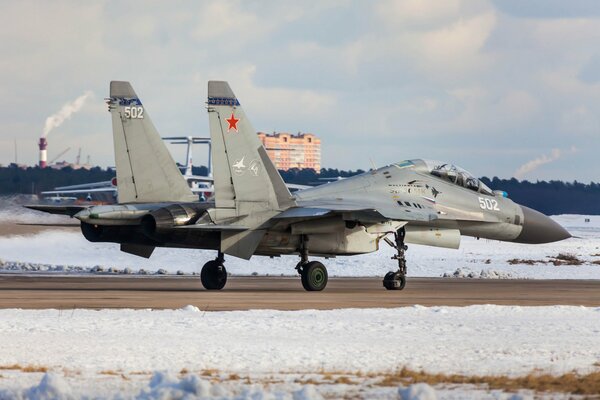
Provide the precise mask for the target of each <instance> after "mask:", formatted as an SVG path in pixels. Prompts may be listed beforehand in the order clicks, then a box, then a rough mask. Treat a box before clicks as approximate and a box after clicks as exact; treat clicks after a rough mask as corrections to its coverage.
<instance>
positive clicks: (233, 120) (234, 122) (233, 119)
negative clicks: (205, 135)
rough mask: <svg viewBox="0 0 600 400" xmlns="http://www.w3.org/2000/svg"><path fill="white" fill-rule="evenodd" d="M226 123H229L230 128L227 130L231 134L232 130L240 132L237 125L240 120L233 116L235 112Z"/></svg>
mask: <svg viewBox="0 0 600 400" xmlns="http://www.w3.org/2000/svg"><path fill="white" fill-rule="evenodd" d="M225 121H227V123H228V124H229V127H228V128H227V132H229V131H230V130H232V129H233V130H235V131H236V132H239V131H238V127H237V124H238V122H239V121H240V119H239V118H236V117H235V115H233V112H232V113H231V117H229V119H226V120H225Z"/></svg>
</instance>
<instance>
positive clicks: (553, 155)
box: [515, 146, 577, 179]
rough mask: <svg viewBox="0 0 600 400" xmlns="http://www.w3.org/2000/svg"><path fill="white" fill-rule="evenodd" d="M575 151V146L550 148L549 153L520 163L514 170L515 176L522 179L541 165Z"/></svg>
mask: <svg viewBox="0 0 600 400" xmlns="http://www.w3.org/2000/svg"><path fill="white" fill-rule="evenodd" d="M576 152H577V148H575V146H573V147H571V148H570V149H569V150H560V149H552V152H550V154H549V155H548V154H542V155H541V156H539V157H537V158H534V159H533V160H531V161H528V162H526V163H525V164H523V165H521V166H520V167H519V169H517V171H516V172H515V178H517V179H523V178H524V177H525V176H526V175H527V174H529V173H530V172H533V171H535V170H536V169H538V168H539V167H541V166H542V165H544V164H549V163H551V162H554V161H556V160H558V159H559V158H561V157H563V156H565V155H568V154H573V153H576Z"/></svg>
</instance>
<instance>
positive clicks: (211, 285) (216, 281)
mask: <svg viewBox="0 0 600 400" xmlns="http://www.w3.org/2000/svg"><path fill="white" fill-rule="evenodd" d="M200 280H201V281H202V286H204V288H205V289H206V290H221V289H223V288H224V287H225V284H226V283H227V270H226V269H225V266H224V265H223V264H221V263H219V262H218V261H217V260H213V261H209V262H207V263H206V264H204V267H202V271H201V272H200Z"/></svg>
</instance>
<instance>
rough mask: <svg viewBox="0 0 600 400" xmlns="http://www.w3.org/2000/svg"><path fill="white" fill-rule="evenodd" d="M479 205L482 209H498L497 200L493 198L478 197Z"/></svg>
mask: <svg viewBox="0 0 600 400" xmlns="http://www.w3.org/2000/svg"><path fill="white" fill-rule="evenodd" d="M479 207H481V208H482V209H483V210H493V211H500V209H499V208H498V201H497V200H494V199H484V198H483V197H479Z"/></svg>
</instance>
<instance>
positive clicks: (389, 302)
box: [0, 274, 600, 311]
mask: <svg viewBox="0 0 600 400" xmlns="http://www.w3.org/2000/svg"><path fill="white" fill-rule="evenodd" d="M188 304H191V305H194V306H197V307H198V308H200V309H202V310H208V311H218V310H247V309H277V310H301V309H322V310H323V309H336V308H372V307H403V306H412V305H415V304H420V305H424V306H467V305H473V304H501V305H519V306H542V305H582V306H600V281H591V280H589V281H587V280H586V281H581V280H577V281H576V280H486V279H455V278H409V279H408V281H407V285H406V288H405V289H404V290H402V291H387V290H385V289H384V288H383V287H382V283H381V279H380V278H330V280H329V284H328V285H327V288H326V289H325V290H324V291H322V292H306V291H304V289H302V286H301V283H300V279H299V278H293V277H235V276H234V277H230V278H229V279H228V282H227V286H226V287H225V289H224V290H222V291H218V292H209V291H206V290H204V289H203V288H202V285H201V283H200V278H199V277H198V276H156V275H154V276H107V275H91V276H90V275H86V276H81V275H78V276H73V275H70V276H69V275H68V276H64V275H63V276H48V275H22V274H19V275H16V274H15V275H11V274H5V275H0V308H26V309H40V308H55V309H74V308H92V309H98V308H155V309H161V308H169V309H171V308H181V307H183V306H186V305H188Z"/></svg>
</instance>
